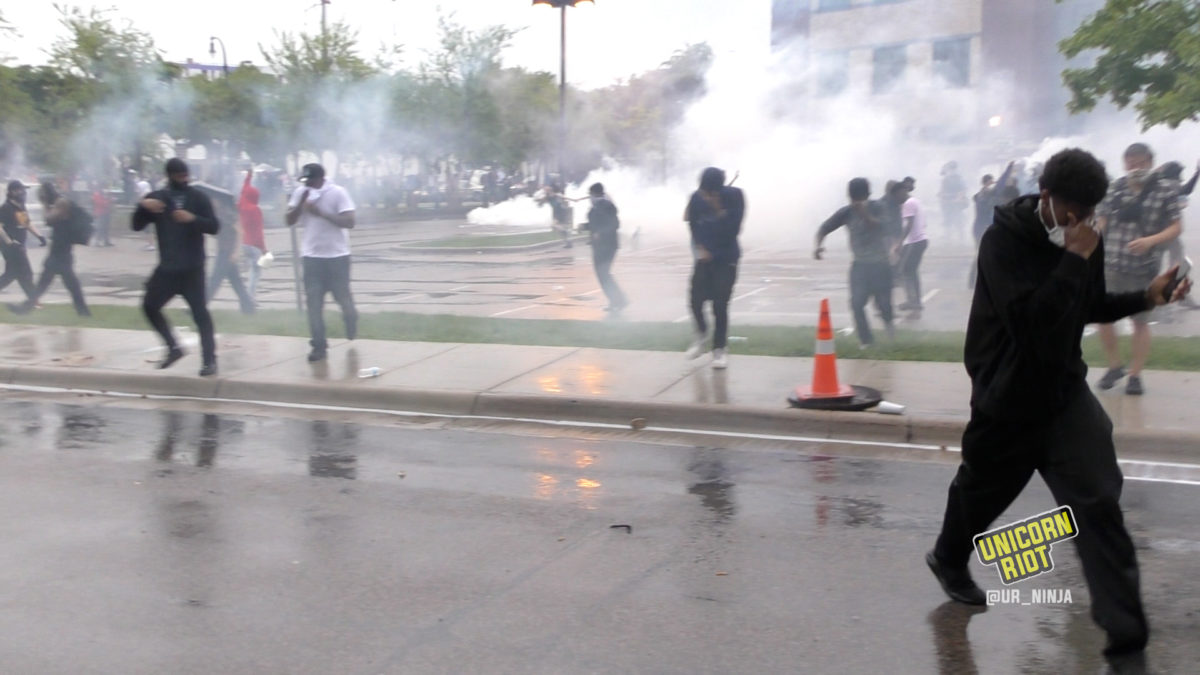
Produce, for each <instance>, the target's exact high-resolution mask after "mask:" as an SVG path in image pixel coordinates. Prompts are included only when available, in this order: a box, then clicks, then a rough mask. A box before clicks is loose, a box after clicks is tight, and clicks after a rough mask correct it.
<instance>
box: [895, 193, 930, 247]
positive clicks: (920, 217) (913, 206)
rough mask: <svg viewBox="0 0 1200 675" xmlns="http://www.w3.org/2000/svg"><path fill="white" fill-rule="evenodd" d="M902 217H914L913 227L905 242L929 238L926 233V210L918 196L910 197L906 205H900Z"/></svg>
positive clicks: (913, 242) (910, 242)
mask: <svg viewBox="0 0 1200 675" xmlns="http://www.w3.org/2000/svg"><path fill="white" fill-rule="evenodd" d="M900 217H902V218H912V219H913V224H912V229H911V230H909V231H908V237H906V238H905V239H904V243H905V244H915V243H917V242H919V241H925V240H926V239H928V238H929V236H928V235H926V234H925V210H924V209H922V208H921V202H920V201H919V200H917V198H916V197H909V198H908V201H906V202H904V206H902V207H900Z"/></svg>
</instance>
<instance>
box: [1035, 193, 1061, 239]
mask: <svg viewBox="0 0 1200 675" xmlns="http://www.w3.org/2000/svg"><path fill="white" fill-rule="evenodd" d="M1049 205H1050V219H1051V220H1053V221H1054V227H1047V226H1046V221H1045V220H1044V219H1043V218H1042V210H1041V209H1038V220H1041V221H1042V227H1044V228H1046V237H1047V238H1048V239H1049V240H1050V243H1051V244H1054V245H1055V246H1057V247H1059V248H1066V247H1067V231H1066V230H1064V229H1062V228H1061V227H1059V226H1058V214H1057V213H1055V212H1054V197H1050V199H1049Z"/></svg>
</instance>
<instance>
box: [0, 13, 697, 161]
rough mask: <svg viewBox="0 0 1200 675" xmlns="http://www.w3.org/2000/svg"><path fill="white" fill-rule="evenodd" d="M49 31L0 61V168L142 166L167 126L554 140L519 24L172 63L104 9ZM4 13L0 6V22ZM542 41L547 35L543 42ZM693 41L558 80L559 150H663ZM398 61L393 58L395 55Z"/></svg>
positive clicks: (441, 145) (295, 146) (68, 18)
mask: <svg viewBox="0 0 1200 675" xmlns="http://www.w3.org/2000/svg"><path fill="white" fill-rule="evenodd" d="M55 7H56V9H57V10H58V13H59V24H60V36H59V38H58V39H57V40H56V41H55V42H54V44H53V47H52V49H51V51H50V57H51V59H50V63H49V65H47V66H41V67H31V66H8V65H5V64H4V63H3V62H0V168H2V169H4V170H5V172H6V173H8V172H11V171H13V170H17V169H21V170H30V169H37V170H40V171H55V172H76V171H86V172H89V173H91V174H92V175H94V176H100V177H102V176H112V177H115V176H116V172H115V169H116V168H117V164H118V162H120V163H121V164H123V165H129V166H132V167H133V168H135V169H139V170H141V169H143V168H144V167H143V166H142V163H143V161H145V160H157V159H158V158H157V157H156V155H157V154H158V153H159V152H160V150H159V144H160V141H161V139H162V137H163V135H164V134H165V135H166V136H169V137H170V138H173V139H175V141H176V143H177V146H176V147H177V148H183V147H187V146H189V145H191V144H203V145H205V146H206V147H208V149H209V152H210V156H214V157H222V156H223V157H236V156H239V155H240V154H241V153H242V152H243V151H244V152H246V153H247V154H249V155H250V156H251V157H253V158H254V159H255V161H256V162H258V161H265V162H268V163H271V164H275V165H277V166H282V165H283V164H284V160H285V158H286V156H287V155H289V154H291V153H294V152H296V151H300V150H307V151H310V152H313V153H321V152H323V151H326V150H333V151H336V152H337V153H338V156H339V157H341V158H343V159H344V160H346V161H350V162H354V161H356V160H364V161H365V163H366V165H368V166H370V165H376V166H378V165H380V164H382V163H383V162H385V161H387V162H394V161H395V159H396V158H397V157H400V156H405V157H418V158H420V159H422V160H424V161H425V162H426V163H427V165H430V164H434V163H438V162H442V161H445V160H449V159H454V160H456V161H457V162H458V163H459V164H460V165H462V166H469V167H479V166H482V165H485V164H493V165H499V166H504V167H509V168H516V167H518V166H519V165H520V164H521V163H522V162H539V161H541V162H545V161H547V160H550V159H552V158H553V157H554V155H555V151H556V147H557V142H556V139H557V125H558V113H559V102H558V99H559V91H558V90H559V87H558V77H557V74H555V73H548V72H532V71H529V70H526V69H523V68H514V67H509V66H506V65H505V64H504V53H505V51H506V50H507V49H508V47H509V46H510V44H511V43H512V40H513V38H514V36H515V35H516V34H517V31H516V30H514V29H511V28H507V27H504V26H491V27H487V28H483V29H478V30H472V29H469V28H467V27H465V26H464V25H462V24H460V23H458V22H457V21H456V20H455V18H454V16H453V15H449V16H443V17H441V19H440V21H439V41H438V47H437V48H435V49H433V50H431V52H429V53H426V54H422V55H420V58H419V59H417V60H415V62H409V63H403V62H401V61H400V57H401V56H402V55H404V51H403V46H401V45H392V46H384V47H381V48H380V49H379V50H378V51H377V52H376V53H374V54H367V53H365V52H364V50H363V49H362V48H361V46H360V44H359V40H358V36H357V33H356V32H355V31H354V30H352V29H351V28H350V27H349V26H347V25H345V24H343V23H334V24H332V25H330V26H329V27H328V29H327V30H326V31H325V32H324V33H323V34H307V33H277V34H275V39H274V41H273V42H272V43H271V44H269V45H261V44H260V45H259V48H260V51H261V53H262V56H263V58H264V59H265V62H266V66H265V67H264V69H262V70H259V69H258V68H255V67H253V66H250V65H242V66H240V67H236V68H234V69H231V70H229V71H228V72H227V73H224V74H220V73H218V74H206V75H197V76H185V75H188V73H186V72H185V69H184V68H183V67H181V66H178V65H175V64H169V63H166V62H164V61H163V60H162V57H161V55H160V53H159V50H158V49H157V48H156V47H155V45H154V42H153V40H152V39H151V37H150V35H148V34H147V33H145V32H143V31H141V30H139V29H138V28H136V27H135V26H134V25H132V24H131V23H130V22H129V21H127V20H125V19H123V18H121V17H120V16H118V15H116V14H115V13H114V12H115V10H112V9H108V10H101V9H94V8H89V9H81V8H79V7H75V6H70V5H55ZM10 29H11V27H10V26H8V25H7V24H4V23H3V17H2V16H0V34H3V33H4V32H9V31H10ZM547 47H548V48H550V47H551V46H550V45H548V46H547ZM711 61H712V53H711V51H710V50H709V49H708V48H707V46H704V45H694V46H690V47H687V48H686V49H683V50H680V51H679V52H678V53H676V54H675V55H674V56H673V57H672V58H671V59H670V60H669V61H668V62H666V63H664V64H662V66H661V67H660V68H658V69H656V70H653V71H651V72H649V73H646V74H643V75H639V76H637V77H634V78H632V79H631V80H630V81H629V82H627V83H624V84H621V85H616V86H613V87H609V88H607V89H605V90H602V91H600V92H578V91H575V90H573V89H568V92H567V102H568V106H569V107H568V119H569V120H570V121H571V123H572V126H573V128H574V129H583V128H586V129H588V133H586V134H583V133H575V132H572V133H571V136H570V137H571V139H572V142H571V144H570V145H571V147H573V148H578V153H577V154H576V155H575V157H574V158H573V162H572V166H575V167H577V168H586V167H587V166H592V165H594V164H595V162H596V161H598V159H599V158H600V157H602V156H615V157H618V158H621V159H623V160H626V161H630V160H633V161H636V160H638V159H640V158H644V157H645V156H647V155H648V154H654V153H662V152H663V151H664V147H665V144H666V143H667V140H668V136H669V134H668V131H669V129H670V127H671V126H673V125H674V124H675V123H677V122H678V121H679V119H681V118H682V116H683V113H684V111H685V110H686V108H687V106H688V105H689V104H690V103H691V102H692V101H694V100H695V99H696V98H698V97H699V96H700V95H702V94H703V92H704V75H705V71H706V70H707V68H708V66H709V64H710V63H711ZM402 63H403V67H402V66H401V64H402Z"/></svg>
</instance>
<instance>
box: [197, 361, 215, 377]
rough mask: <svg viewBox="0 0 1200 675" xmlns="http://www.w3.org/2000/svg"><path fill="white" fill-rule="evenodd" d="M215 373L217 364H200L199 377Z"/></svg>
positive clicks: (210, 375)
mask: <svg viewBox="0 0 1200 675" xmlns="http://www.w3.org/2000/svg"><path fill="white" fill-rule="evenodd" d="M216 374H217V364H215V363H206V364H204V365H203V366H200V377H212V376H213V375H216Z"/></svg>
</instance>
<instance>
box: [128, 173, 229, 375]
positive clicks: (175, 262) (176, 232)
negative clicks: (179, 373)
mask: <svg viewBox="0 0 1200 675" xmlns="http://www.w3.org/2000/svg"><path fill="white" fill-rule="evenodd" d="M166 172H167V186H166V187H165V188H163V189H161V190H155V191H154V192H151V193H149V194H147V195H145V196H144V197H143V198H142V199H141V201H139V202H138V206H137V209H136V210H134V212H133V229H134V230H135V231H137V232H141V231H142V230H144V229H146V228H147V227H148V226H150V225H151V224H153V225H154V234H155V236H156V238H157V239H158V267H156V268H154V273H153V274H151V275H150V279H149V281H147V282H146V295H145V296H144V297H143V298H142V311H143V312H144V313H145V314H146V319H147V320H149V321H150V325H151V326H153V327H154V330H155V331H156V332H157V333H158V334H159V336H161V337H162V339H163V343H164V344H166V346H167V356H166V358H164V359H163V360H162V361H161V362H160V363H159V364H158V367H159V368H169V367H171V366H172V365H173V364H174V363H175V362H176V361H178V360H179V359H181V358H183V349H181V348H180V347H179V343H178V341H176V339H175V335H174V334H173V333H172V332H171V325H170V324H169V323H167V319H166V317H165V316H163V311H162V310H163V307H165V306H166V304H167V303H168V302H170V301H171V299H172V298H174V297H175V296H176V295H182V296H183V299H184V300H185V301H187V304H188V308H189V309H191V311H192V319H193V320H195V322H196V330H197V331H199V333H200V351H201V356H202V358H203V363H202V365H201V367H200V376H201V377H208V376H211V375H216V374H217V344H216V339H215V337H214V335H213V322H212V316H211V315H209V313H208V307H207V306H206V305H205V294H204V291H205V289H204V235H206V234H212V235H215V234H217V232H218V231H219V230H220V227H221V224H220V222H219V221H218V220H217V216H216V214H215V213H214V212H213V207H212V202H210V201H209V199H208V196H207V195H205V194H204V193H203V192H201V191H200V190H198V189H196V188H194V187H191V186H190V185H188V167H187V164H185V163H184V161H183V160H181V159H179V158H178V157H175V158H172V159H170V160H168V161H167V167H166Z"/></svg>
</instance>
